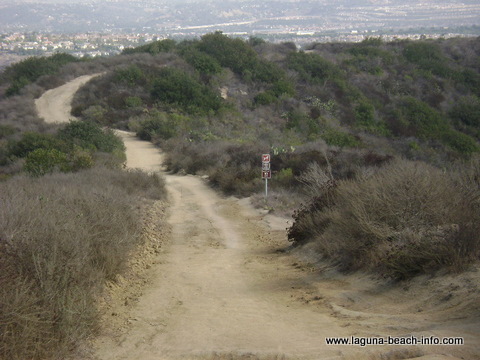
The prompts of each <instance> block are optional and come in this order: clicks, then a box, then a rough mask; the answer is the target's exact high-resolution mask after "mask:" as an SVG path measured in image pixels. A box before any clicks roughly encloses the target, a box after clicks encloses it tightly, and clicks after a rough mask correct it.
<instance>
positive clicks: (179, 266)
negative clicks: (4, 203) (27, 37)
mask: <svg viewBox="0 0 480 360" xmlns="http://www.w3.org/2000/svg"><path fill="white" fill-rule="evenodd" d="M80 83H81V82H77V83H76V84H77V85H75V86H80V85H79V84H80ZM75 86H73V85H71V87H69V88H68V89H69V90H68V91H75V89H76V87H75ZM64 91H65V90H63V91H62V92H64ZM52 96H53V95H52V93H50V92H48V93H46V94H45V97H47V98H46V99H40V100H39V102H37V104H50V106H53V107H54V108H53V109H50V110H49V111H51V112H55V111H56V110H55V108H61V109H60V110H61V112H62V113H63V114H65V108H62V107H64V106H65V103H64V102H63V100H59V101H60V102H59V103H56V100H55V99H54V98H52ZM37 106H38V105H37ZM67 111H68V109H67ZM62 116H64V115H60V114H59V113H58V114H55V116H54V117H53V118H52V119H56V120H55V121H58V119H62ZM63 119H65V118H63ZM119 135H120V136H122V137H123V139H124V141H125V144H126V147H127V165H128V167H134V168H143V169H145V170H147V171H162V168H161V160H162V155H161V153H160V152H159V150H158V149H156V148H155V147H153V145H151V144H150V143H147V142H144V141H140V140H138V139H136V138H135V137H134V136H133V135H132V134H130V133H126V132H119ZM164 175H165V178H166V182H167V190H168V193H169V198H170V202H171V206H170V209H169V216H168V223H169V226H170V227H171V231H170V232H169V233H168V234H167V235H165V233H164V234H158V236H159V237H160V236H162V237H165V236H167V238H165V239H164V242H163V248H162V251H161V252H160V253H159V254H158V255H157V256H156V257H155V260H154V262H153V263H152V267H151V268H150V270H149V273H148V278H149V280H148V286H146V287H145V288H144V289H142V290H141V294H140V293H139V294H138V295H139V296H138V300H137V301H136V302H135V303H134V304H133V305H132V304H129V305H128V306H123V305H120V306H118V307H117V308H116V309H114V311H112V315H115V316H121V317H122V318H124V319H125V321H126V324H128V325H126V326H125V327H124V328H122V329H117V330H118V331H116V330H115V329H113V330H112V329H107V330H105V331H104V332H103V334H102V335H101V336H100V337H99V338H98V339H96V341H95V342H94V347H95V355H94V358H95V359H102V360H103V359H104V360H109V359H112V360H113V359H115V360H117V359H132V360H133V359H142V360H143V359H145V360H148V359H152V360H153V359H230V360H235V359H383V360H395V359H409V358H420V359H430V360H432V359H460V358H462V359H478V358H480V351H479V350H478V349H477V346H476V345H477V344H478V340H479V331H480V327H479V321H478V313H475V312H472V309H475V310H476V311H478V306H475V302H476V301H477V302H478V297H479V292H478V286H477V287H475V286H472V287H471V288H470V289H469V288H466V287H462V288H461V289H458V288H455V287H454V286H453V285H454V283H455V282H456V281H459V278H455V277H450V278H446V280H445V279H443V280H442V281H437V282H435V280H432V281H430V280H428V279H423V280H419V283H409V284H405V285H404V286H393V285H390V286H389V285H388V284H385V282H383V281H379V280H372V279H371V278H369V277H368V276H362V275H350V276H344V275H340V274H337V273H335V272H334V271H332V270H329V269H324V270H323V271H321V269H318V268H317V269H315V268H314V267H313V266H311V265H308V264H307V263H303V262H301V261H299V260H298V259H297V258H294V257H293V256H292V255H291V254H287V253H284V252H281V251H279V250H280V249H284V248H285V247H286V246H287V241H286V236H285V227H286V226H287V224H286V223H285V222H282V221H280V220H278V219H277V222H276V223H279V224H280V227H272V226H271V225H268V224H267V223H266V221H265V216H264V215H262V214H259V213H258V212H256V211H255V210H253V209H252V208H251V207H249V206H248V204H247V203H246V202H245V201H243V200H242V201H240V200H238V199H235V198H224V197H221V196H219V195H218V194H217V193H216V192H214V191H213V190H212V189H210V188H209V187H208V186H207V185H206V184H205V182H204V181H203V180H202V179H200V178H198V177H195V176H176V175H171V174H166V173H164ZM476 279H478V276H477V275H475V274H473V275H472V274H466V275H465V276H464V277H463V278H461V279H460V280H462V281H463V282H465V283H468V282H469V281H470V282H472V281H476ZM422 281H423V282H422ZM419 284H425V287H424V288H419ZM473 285H475V284H473ZM448 286H452V288H451V289H450V290H449V291H450V294H451V295H452V297H453V299H454V300H452V299H451V298H445V299H440V298H439V297H440V296H442V294H444V292H445V291H446V290H445V289H447V288H448ZM408 287H411V288H412V289H413V290H412V289H409V288H408ZM442 287H443V288H442ZM418 289H420V290H418ZM436 291H437V292H436ZM459 296H461V297H462V298H461V300H460V301H458V297H459ZM422 300H423V301H425V303H422ZM472 303H473V304H474V305H471V304H472ZM106 316H107V317H108V316H109V314H107V315H106ZM447 320H448V321H447ZM412 334H414V335H416V336H421V335H425V336H431V335H434V336H438V337H442V336H463V337H464V338H465V345H463V346H421V347H420V346H416V347H415V346H366V347H360V346H340V345H338V346H329V345H326V344H325V338H326V337H330V336H348V337H350V336H352V335H355V336H361V337H367V336H375V337H379V336H385V337H386V336H388V335H392V336H409V335H412Z"/></svg>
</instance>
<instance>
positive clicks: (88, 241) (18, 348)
mask: <svg viewBox="0 0 480 360" xmlns="http://www.w3.org/2000/svg"><path fill="white" fill-rule="evenodd" d="M140 176H141V175H140V174H139V173H129V172H122V171H120V170H112V169H106V168H94V169H90V170H88V171H83V172H78V173H75V174H52V175H47V176H44V177H42V178H38V179H32V178H28V177H21V176H18V177H15V178H12V179H10V180H8V181H6V182H3V183H0V204H1V206H0V260H1V262H0V274H1V275H0V307H1V311H0V358H2V359H45V358H51V359H53V358H65V356H66V354H67V353H68V352H69V351H71V350H72V349H73V348H75V346H77V345H78V344H79V343H80V342H81V341H82V340H84V339H85V338H87V337H88V336H90V335H91V334H92V333H93V332H94V331H95V329H96V324H97V320H98V314H97V310H96V306H95V298H96V296H97V295H98V294H99V293H100V291H101V289H102V286H103V284H104V282H105V280H106V279H109V280H114V279H115V277H116V275H117V274H118V273H120V272H121V271H122V270H123V269H124V265H125V262H126V259H127V257H128V254H129V252H130V251H131V250H132V249H133V248H134V247H135V246H136V244H138V242H139V241H140V236H139V233H140V226H141V225H140V223H141V222H140V214H139V209H138V197H139V196H146V195H149V194H151V190H150V189H149V188H148V186H147V185H148V184H150V186H152V187H155V188H157V187H159V190H156V192H155V197H158V196H160V193H161V192H162V191H163V188H162V183H161V182H159V181H158V180H155V179H153V178H151V177H148V176H147V179H146V180H141V181H140V180H139V177H140ZM152 179H153V180H152ZM129 180H131V181H132V182H133V183H135V184H141V185H142V186H140V187H139V188H140V189H139V190H138V191H133V190H132V189H131V188H130V189H129V190H128V191H127V192H126V191H125V188H124V184H126V183H127V182H128V181H129ZM129 186H130V185H129Z"/></svg>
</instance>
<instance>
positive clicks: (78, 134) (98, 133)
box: [58, 120, 125, 153]
mask: <svg viewBox="0 0 480 360" xmlns="http://www.w3.org/2000/svg"><path fill="white" fill-rule="evenodd" d="M58 137H59V138H60V139H62V140H64V141H66V142H68V143H70V144H74V145H77V146H80V147H81V148H83V149H90V150H94V151H101V152H107V153H113V152H114V151H116V150H120V151H124V150H125V146H124V145H123V141H122V140H121V139H120V138H119V137H118V136H116V135H115V134H114V133H113V131H111V130H103V129H102V128H101V127H100V126H99V125H97V124H95V123H93V122H90V121H77V120H75V121H71V122H70V123H69V124H67V125H66V126H65V127H64V128H62V129H60V131H59V132H58Z"/></svg>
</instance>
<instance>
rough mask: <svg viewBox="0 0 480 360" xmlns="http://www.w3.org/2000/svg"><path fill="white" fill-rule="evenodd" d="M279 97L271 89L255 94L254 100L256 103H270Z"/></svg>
mask: <svg viewBox="0 0 480 360" xmlns="http://www.w3.org/2000/svg"><path fill="white" fill-rule="evenodd" d="M277 100H278V99H277V97H276V96H275V94H273V93H272V92H271V91H264V92H261V93H259V94H257V95H255V97H254V99H253V101H254V102H255V104H256V105H269V104H273V103H274V102H276V101H277Z"/></svg>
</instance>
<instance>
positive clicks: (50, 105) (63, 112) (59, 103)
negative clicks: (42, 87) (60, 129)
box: [35, 74, 99, 123]
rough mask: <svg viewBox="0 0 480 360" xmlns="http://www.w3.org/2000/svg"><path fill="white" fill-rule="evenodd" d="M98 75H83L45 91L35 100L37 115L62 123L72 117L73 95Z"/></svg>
mask: <svg viewBox="0 0 480 360" xmlns="http://www.w3.org/2000/svg"><path fill="white" fill-rule="evenodd" d="M98 75H99V74H95V75H83V76H80V77H78V78H76V79H74V80H72V81H70V82H68V83H66V84H64V85H62V86H59V87H57V88H55V89H51V90H48V91H46V92H45V93H44V94H43V95H42V96H41V97H40V98H38V99H37V100H35V106H36V107H37V112H38V116H39V117H41V118H43V119H44V120H45V122H48V123H62V122H67V121H69V120H70V119H73V118H74V117H73V116H72V115H71V114H70V111H71V102H72V99H73V96H74V95H75V93H76V91H77V90H78V89H79V88H80V87H81V86H82V85H84V84H85V83H87V82H88V81H89V80H90V79H92V78H93V77H95V76H98Z"/></svg>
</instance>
